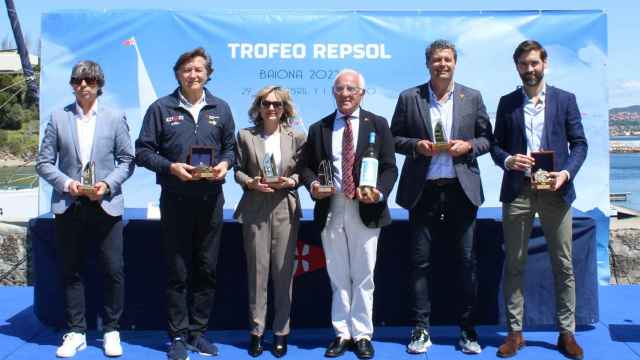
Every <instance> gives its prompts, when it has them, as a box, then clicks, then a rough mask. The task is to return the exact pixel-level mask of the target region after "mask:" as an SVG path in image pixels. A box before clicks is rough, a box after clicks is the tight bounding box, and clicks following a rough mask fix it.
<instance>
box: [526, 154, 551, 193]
mask: <svg viewBox="0 0 640 360" xmlns="http://www.w3.org/2000/svg"><path fill="white" fill-rule="evenodd" d="M553 154H554V152H553V151H537V152H532V153H531V157H532V158H533V159H534V160H535V162H534V164H533V166H532V167H531V188H532V189H533V190H545V191H553V190H555V182H556V180H555V178H554V177H553V176H551V173H552V172H553Z"/></svg>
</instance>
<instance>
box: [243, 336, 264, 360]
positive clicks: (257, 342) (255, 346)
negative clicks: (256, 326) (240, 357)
mask: <svg viewBox="0 0 640 360" xmlns="http://www.w3.org/2000/svg"><path fill="white" fill-rule="evenodd" d="M263 350H264V348H263V347H262V336H259V335H254V334H251V339H249V349H247V352H248V353H249V355H251V356H253V357H258V356H260V354H262V351H263Z"/></svg>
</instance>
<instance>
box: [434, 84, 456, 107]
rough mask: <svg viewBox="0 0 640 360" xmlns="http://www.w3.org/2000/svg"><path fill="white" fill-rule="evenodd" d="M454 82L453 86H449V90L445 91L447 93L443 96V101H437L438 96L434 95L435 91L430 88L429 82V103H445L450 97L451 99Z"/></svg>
mask: <svg viewBox="0 0 640 360" xmlns="http://www.w3.org/2000/svg"><path fill="white" fill-rule="evenodd" d="M455 87H456V84H455V83H454V84H453V86H452V87H451V90H449V92H448V93H447V95H446V96H445V99H444V102H442V103H441V102H439V101H438V98H437V97H436V93H435V91H433V89H432V88H431V83H429V99H431V101H430V102H431V103H432V104H434V105H435V104H438V105H440V104H445V103H447V102H449V101H451V99H453V89H455Z"/></svg>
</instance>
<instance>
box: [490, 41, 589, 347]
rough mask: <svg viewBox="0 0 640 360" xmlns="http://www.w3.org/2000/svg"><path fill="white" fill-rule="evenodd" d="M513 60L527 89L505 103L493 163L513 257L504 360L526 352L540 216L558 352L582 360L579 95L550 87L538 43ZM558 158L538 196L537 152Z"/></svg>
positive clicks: (583, 143) (508, 265) (583, 146)
mask: <svg viewBox="0 0 640 360" xmlns="http://www.w3.org/2000/svg"><path fill="white" fill-rule="evenodd" d="M513 61H514V62H515V65H516V69H517V71H518V74H519V75H520V78H521V79H522V84H523V87H522V88H519V89H517V90H515V91H513V92H511V93H509V94H507V95H505V96H503V97H502V98H500V102H499V104H498V111H497V113H496V125H495V133H494V135H495V143H494V145H493V146H492V149H491V157H492V158H493V161H494V162H495V163H496V165H498V166H500V167H501V168H502V169H503V170H504V177H503V178H502V190H501V192H500V201H502V224H503V229H504V242H505V250H506V259H505V272H504V297H505V304H506V307H507V309H506V311H507V327H508V330H509V333H508V336H507V338H506V340H505V343H504V344H503V345H502V346H500V348H499V349H498V356H500V357H511V356H513V355H515V354H516V353H517V352H518V350H519V349H520V348H521V347H523V346H524V345H525V342H524V337H523V336H522V328H523V324H522V318H523V308H524V292H523V283H522V282H523V277H524V266H525V264H526V261H527V248H528V247H527V243H528V241H529V236H530V234H531V226H532V222H533V218H534V216H535V214H536V213H538V215H539V216H540V222H541V223H542V229H543V231H544V236H545V239H546V240H547V245H548V247H549V255H550V256H551V265H552V268H553V273H554V277H555V296H556V299H555V300H556V316H557V321H558V325H559V327H560V336H559V337H558V350H559V351H560V352H561V353H563V354H564V355H566V356H567V357H569V358H572V359H582V358H583V351H582V349H581V348H580V346H579V345H578V344H577V342H576V340H575V337H574V332H575V307H576V294H575V278H574V274H573V267H572V263H571V259H572V257H571V243H572V225H571V203H572V202H573V200H575V198H576V193H575V190H574V188H573V179H575V177H576V175H577V174H578V170H580V167H581V166H582V163H583V162H584V160H585V158H586V156H587V139H586V138H585V136H584V130H583V128H582V122H581V120H580V110H578V105H577V104H576V97H575V95H573V94H572V93H569V92H566V91H564V90H561V89H558V88H556V87H553V86H548V85H546V84H545V82H544V72H545V70H546V68H547V52H546V50H545V49H544V48H543V47H542V45H540V43H538V42H537V41H534V40H527V41H524V42H522V43H521V44H520V45H518V47H517V48H516V50H515V52H514V54H513ZM541 150H545V151H553V154H554V157H553V169H551V170H552V171H551V172H550V177H551V178H553V179H554V180H555V185H554V186H553V188H552V189H551V190H553V191H538V190H532V186H531V169H532V166H533V165H534V163H535V160H534V158H533V157H532V156H531V153H532V152H537V151H541Z"/></svg>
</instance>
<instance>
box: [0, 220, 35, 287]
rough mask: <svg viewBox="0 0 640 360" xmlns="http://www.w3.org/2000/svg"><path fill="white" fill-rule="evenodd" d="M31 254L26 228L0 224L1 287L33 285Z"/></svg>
mask: <svg viewBox="0 0 640 360" xmlns="http://www.w3.org/2000/svg"><path fill="white" fill-rule="evenodd" d="M30 252H31V246H30V244H28V243H27V229H26V227H24V226H17V225H12V224H6V223H0V286H1V285H22V286H25V285H30V284H31V281H30V279H31V269H30V264H31V261H30V260H31V258H30Z"/></svg>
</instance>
